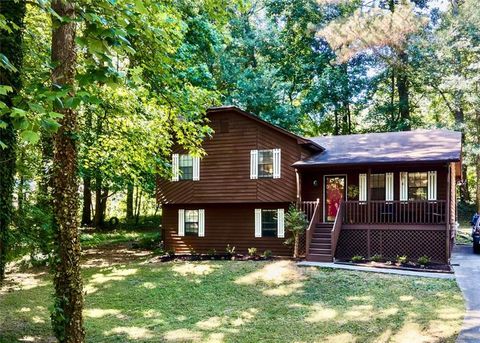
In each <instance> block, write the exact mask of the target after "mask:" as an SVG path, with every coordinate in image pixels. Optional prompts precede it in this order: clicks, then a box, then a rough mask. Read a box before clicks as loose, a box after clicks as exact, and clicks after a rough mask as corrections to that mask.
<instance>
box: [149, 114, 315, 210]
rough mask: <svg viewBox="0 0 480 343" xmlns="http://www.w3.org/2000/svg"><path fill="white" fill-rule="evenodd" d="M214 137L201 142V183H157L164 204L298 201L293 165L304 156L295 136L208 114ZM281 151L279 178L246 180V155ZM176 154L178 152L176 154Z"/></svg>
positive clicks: (237, 118)
mask: <svg viewBox="0 0 480 343" xmlns="http://www.w3.org/2000/svg"><path fill="white" fill-rule="evenodd" d="M208 117H209V120H210V124H209V125H210V126H211V127H212V128H213V129H214V130H215V132H216V133H215V134H214V135H213V138H211V139H208V140H206V141H205V142H204V144H203V148H204V149H205V151H206V153H207V155H206V156H205V157H204V158H202V159H201V161H200V180H199V181H189V180H188V181H187V180H183V181H177V182H171V181H169V180H161V179H159V180H158V182H157V199H158V201H159V202H160V203H162V204H181V203H199V204H200V203H248V202H292V201H295V200H296V178H295V170H294V168H292V167H291V165H292V164H293V163H294V162H296V161H298V160H300V159H301V158H302V153H303V155H304V156H305V155H306V152H305V151H304V150H303V148H302V147H301V146H300V145H299V144H298V143H297V140H296V139H295V138H293V137H289V136H287V135H285V134H282V133H281V132H278V131H276V130H274V129H271V128H269V127H267V126H265V125H262V124H261V123H259V122H257V121H255V120H252V119H250V118H247V117H245V116H243V115H241V114H238V113H236V112H234V111H225V112H221V113H218V112H214V113H209V114H208ZM274 148H280V149H281V178H280V179H257V180H251V179H250V151H251V150H254V149H259V150H260V149H274ZM176 152H180V153H181V152H182V151H181V150H177V151H176Z"/></svg>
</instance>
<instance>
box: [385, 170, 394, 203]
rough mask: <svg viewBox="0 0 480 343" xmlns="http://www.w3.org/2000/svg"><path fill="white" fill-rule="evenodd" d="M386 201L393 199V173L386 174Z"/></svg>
mask: <svg viewBox="0 0 480 343" xmlns="http://www.w3.org/2000/svg"><path fill="white" fill-rule="evenodd" d="M385 201H393V173H386V174H385Z"/></svg>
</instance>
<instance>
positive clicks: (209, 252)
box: [207, 249, 217, 256]
mask: <svg viewBox="0 0 480 343" xmlns="http://www.w3.org/2000/svg"><path fill="white" fill-rule="evenodd" d="M216 254H217V250H215V249H209V250H208V251H207V255H208V256H215V255H216Z"/></svg>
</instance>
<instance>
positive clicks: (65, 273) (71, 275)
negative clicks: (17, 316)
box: [51, 0, 85, 343]
mask: <svg viewBox="0 0 480 343" xmlns="http://www.w3.org/2000/svg"><path fill="white" fill-rule="evenodd" d="M75 6H76V4H75V3H73V2H69V1H65V0H54V1H53V2H52V9H53V10H54V11H55V12H56V13H57V14H58V15H59V16H60V17H62V18H68V19H69V20H64V21H59V20H58V18H57V17H56V16H54V15H52V17H51V18H52V27H53V29H52V64H53V65H54V66H55V67H54V69H53V72H52V83H53V84H54V85H55V86H60V87H62V88H67V89H69V95H70V96H74V83H75V68H76V52H75V33H76V23H75ZM56 110H57V111H58V112H60V113H62V114H63V118H61V120H60V124H61V126H60V128H59V130H58V131H57V133H56V134H55V135H54V150H53V173H52V176H53V214H54V228H55V235H56V240H55V242H56V253H57V258H56V263H55V275H54V278H53V281H54V284H55V303H54V309H53V313H52V316H51V319H52V326H53V330H54V333H55V336H56V337H57V339H58V340H59V341H60V342H66V343H70V342H71V343H73V342H75V343H78V342H83V341H84V339H85V331H84V328H83V318H82V309H83V292H82V288H83V287H82V278H81V274H80V241H79V237H78V221H77V210H78V193H77V190H78V179H77V146H76V139H75V137H76V135H77V113H76V111H75V110H74V109H71V108H57V109H56Z"/></svg>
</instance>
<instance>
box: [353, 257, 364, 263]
mask: <svg viewBox="0 0 480 343" xmlns="http://www.w3.org/2000/svg"><path fill="white" fill-rule="evenodd" d="M351 261H352V262H353V263H358V262H364V261H365V257H363V256H361V255H355V256H352V258H351Z"/></svg>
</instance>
